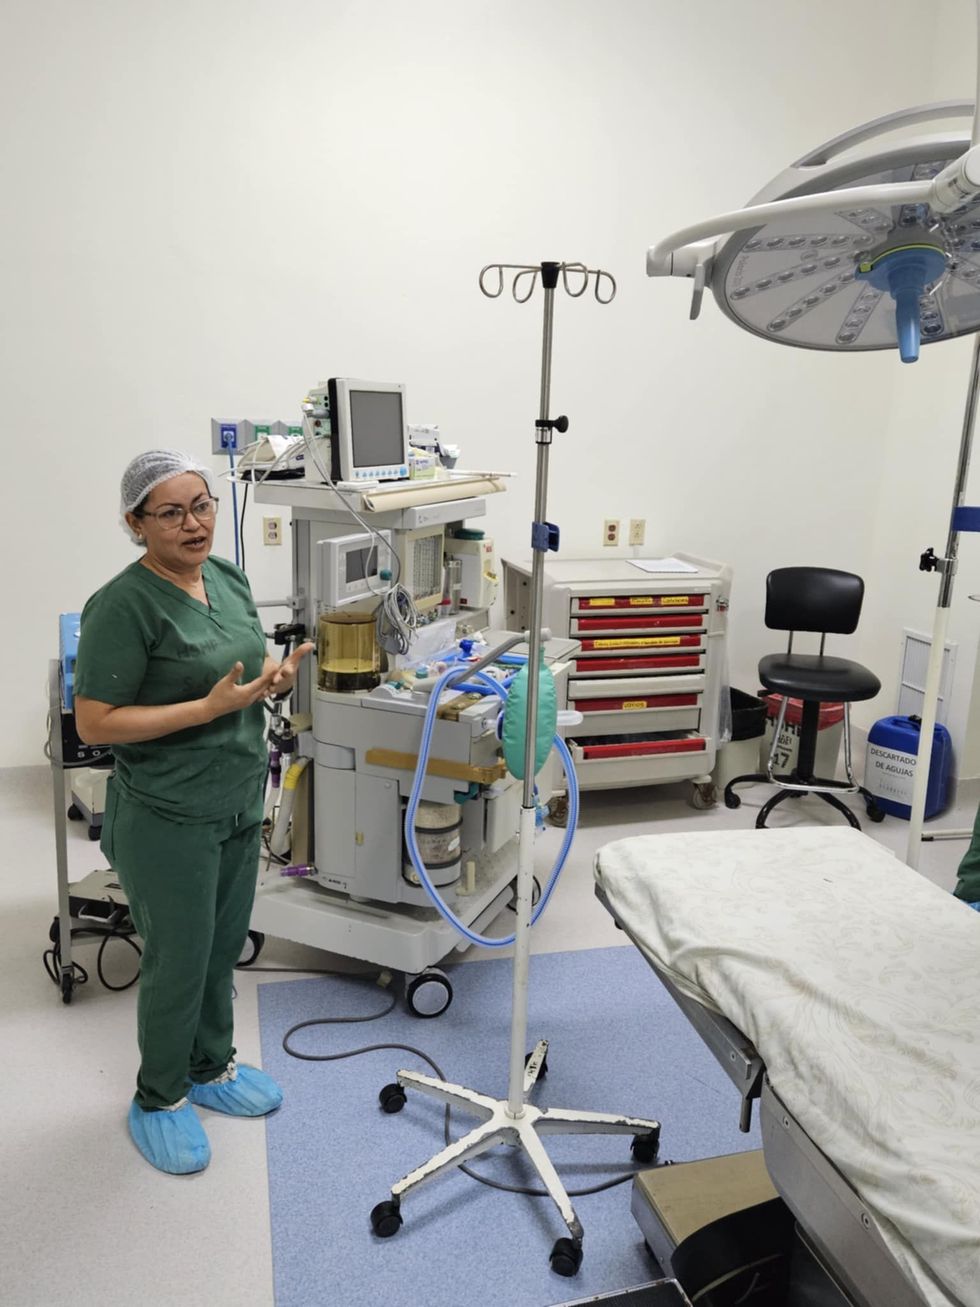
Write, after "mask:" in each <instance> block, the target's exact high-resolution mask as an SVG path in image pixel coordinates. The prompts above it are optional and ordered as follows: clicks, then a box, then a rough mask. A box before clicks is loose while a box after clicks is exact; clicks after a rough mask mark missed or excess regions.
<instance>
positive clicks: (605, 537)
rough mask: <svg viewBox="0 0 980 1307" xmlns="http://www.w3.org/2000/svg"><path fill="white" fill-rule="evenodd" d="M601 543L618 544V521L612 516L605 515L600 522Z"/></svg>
mask: <svg viewBox="0 0 980 1307" xmlns="http://www.w3.org/2000/svg"><path fill="white" fill-rule="evenodd" d="M602 543H603V544H604V545H618V544H619V521H618V519H617V518H614V517H607V518H606V520H605V522H603V524H602Z"/></svg>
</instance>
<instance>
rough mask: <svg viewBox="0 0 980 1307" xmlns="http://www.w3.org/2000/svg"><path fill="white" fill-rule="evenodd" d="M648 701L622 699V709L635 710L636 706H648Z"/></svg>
mask: <svg viewBox="0 0 980 1307" xmlns="http://www.w3.org/2000/svg"><path fill="white" fill-rule="evenodd" d="M649 707H650V703H649V700H647V699H624V700H623V709H624V711H626V712H635V711H636V709H637V708H649Z"/></svg>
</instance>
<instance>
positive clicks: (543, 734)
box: [501, 653, 558, 781]
mask: <svg viewBox="0 0 980 1307" xmlns="http://www.w3.org/2000/svg"><path fill="white" fill-rule="evenodd" d="M527 668H528V664H527V663H525V664H524V666H523V667H522V668H521V670H520V671H519V672H518V673H517V675H516V676H515V677H514V679H513V681H512V682H511V684H510V689H509V690H508V692H507V707H506V708H505V709H504V727H503V732H502V736H501V738H502V740H503V746H504V761H505V762H506V764H507V770H508V771H509V772H510V774H511V775H512V776H516V777H517V779H518V780H519V781H522V780H523V779H524V724H525V722H526V721H527V693H528V684H527ZM557 725H558V697H557V695H556V693H555V678H554V677H553V676H552V675H551V672H550V671H549V669H548V668H547V667H545V665H544V654H543V653H542V655H541V663H540V666H539V668H538V720H537V729H536V731H535V752H534V774H535V776H537V774H538V772H539V771H540V770H541V768H542V767H543V766H544V764H545V762H546V760H547V758H548V754H549V753H550V752H551V747H552V742H553V740H554V737H555V729H556V727H557Z"/></svg>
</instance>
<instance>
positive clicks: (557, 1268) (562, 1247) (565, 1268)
mask: <svg viewBox="0 0 980 1307" xmlns="http://www.w3.org/2000/svg"><path fill="white" fill-rule="evenodd" d="M548 1260H549V1261H550V1262H551V1269H552V1270H553V1271H554V1272H555V1274H556V1275H566V1276H567V1275H576V1274H577V1273H578V1268H579V1267H580V1266H581V1265H582V1240H581V1239H556V1240H555V1246H554V1248H552V1250H551V1256H550V1257H549V1258H548Z"/></svg>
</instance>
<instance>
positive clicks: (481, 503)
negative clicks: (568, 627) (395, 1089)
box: [238, 378, 576, 1015]
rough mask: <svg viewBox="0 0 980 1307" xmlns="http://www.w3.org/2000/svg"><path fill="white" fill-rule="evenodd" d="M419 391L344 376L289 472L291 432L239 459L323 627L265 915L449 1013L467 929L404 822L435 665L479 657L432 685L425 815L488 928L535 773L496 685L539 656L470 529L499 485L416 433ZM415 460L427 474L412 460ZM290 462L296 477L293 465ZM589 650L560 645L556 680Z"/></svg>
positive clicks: (426, 827) (474, 917)
mask: <svg viewBox="0 0 980 1307" xmlns="http://www.w3.org/2000/svg"><path fill="white" fill-rule="evenodd" d="M404 398H405V396H404V387H402V386H400V385H395V384H388V383H378V382H365V381H357V380H352V379H347V378H336V379H333V380H331V381H330V382H329V383H326V384H324V385H321V386H320V387H317V388H315V389H314V390H312V391H311V392H310V394H309V395H308V396H307V399H306V401H305V403H304V423H303V436H302V439H301V442H300V448H301V452H302V454H303V456H304V459H305V467H304V474H303V475H302V476H301V477H296V476H295V475H293V474H292V472H293V469H294V468H295V462H296V455H297V448H296V442H293V443H292V444H285V443H284V444H283V445H282V446H281V447H280V454H279V456H278V457H276V456H275V455H274V456H273V457H272V458H271V460H269V461H266V462H264V463H263V462H260V461H253V460H248V462H247V463H246V468H247V472H246V473H243V472H242V471H241V470H240V471H239V474H238V475H240V476H246V477H247V480H248V483H249V485H250V486H251V487H252V489H253V494H254V498H255V500H256V501H257V502H259V503H262V504H270V505H277V506H281V507H284V508H288V509H289V512H290V520H291V533H290V534H291V543H292V587H291V593H290V596H289V604H290V606H291V608H292V613H293V622H294V623H295V624H296V627H297V628H302V629H303V630H305V632H306V633H307V634H308V636H309V638H311V639H314V640H315V641H316V654H315V658H311V659H310V660H309V662H308V664H307V666H308V667H309V669H310V671H309V675H308V676H304V677H301V678H300V682H299V683H298V684H297V690H296V692H295V694H294V698H293V707H294V709H295V711H294V714H293V716H292V718H291V723H292V728H293V731H294V732H295V736H296V738H295V751H294V753H293V755H292V756H293V757H294V758H295V759H297V761H294V762H292V764H291V766H288V767H287V766H284V767H283V769H282V770H283V784H282V801H281V803H280V804H279V816H278V819H277V820H276V822H275V826H274V830H273V834H272V837H271V841H270V852H271V853H272V854H273V855H282V854H283V853H284V851H285V850H286V849H287V848H288V849H289V858H288V864H289V865H288V866H285V867H283V866H281V865H276V866H273V865H272V863H271V858H270V860H269V863H268V865H267V866H266V867H265V869H264V870H263V872H262V873H261V875H260V880H259V888H258V892H257V895H256V901H255V907H254V911H253V915H252V922H251V924H252V929H253V931H256V932H260V933H267V934H270V935H275V936H278V937H280V938H285V939H291V940H295V941H298V942H301V943H305V944H309V945H312V946H314V947H317V948H322V949H326V950H328V951H330V952H334V953H338V954H341V955H343V956H347V957H352V958H357V959H360V960H362V961H365V962H371V963H374V964H376V965H379V966H382V967H385V968H390V969H391V970H393V971H397V972H401V973H404V975H405V977H406V1000H407V1002H408V1005H409V1007H410V1009H411V1010H412V1011H414V1012H416V1013H418V1014H420V1015H435V1014H437V1013H438V1012H441V1011H443V1010H445V1008H446V1007H447V1006H448V1004H449V1002H450V1001H451V998H452V990H451V987H450V983H449V980H448V978H447V977H446V976H445V975H444V974H443V973H442V972H441V971H438V970H437V969H436V968H435V965H434V964H436V963H437V962H439V961H440V960H441V959H443V958H444V957H446V955H447V954H449V953H450V952H451V951H452V950H453V949H454V948H456V947H457V946H458V945H459V944H460V938H459V935H458V933H457V930H456V928H455V927H454V925H453V924H452V921H451V920H450V919H449V917H446V916H443V915H442V914H441V913H440V911H439V910H437V909H436V908H435V907H434V906H433V903H432V901H431V899H430V896H429V892H428V891H427V890H426V889H425V888H424V887H423V885H422V884H421V883H420V877H419V873H418V872H417V871H416V869H415V867H414V865H413V861H412V856H411V850H410V848H409V847H408V843H409V842H408V841H406V840H405V838H404V835H403V825H404V818H405V811H406V806H407V804H408V802H409V799H410V796H411V792H412V788H413V779H414V777H415V774H416V771H417V768H418V765H419V754H420V741H421V739H422V734H423V724H424V722H425V718H426V711H427V708H428V707H429V703H430V699H431V697H432V695H433V692H434V687H438V684H439V680H440V676H441V675H442V674H443V673H445V672H446V670H447V669H448V668H449V667H451V666H452V667H457V668H458V669H464V668H465V669H466V674H465V675H460V676H458V677H457V680H458V682H459V683H458V684H457V685H455V686H452V687H450V686H447V687H446V688H445V689H443V690H439V689H438V688H437V689H436V691H435V692H436V696H437V699H438V709H437V712H436V715H435V719H434V724H433V726H432V731H431V740H430V741H429V748H428V763H427V768H426V772H425V779H424V784H423V785H422V788H421V791H420V795H419V797H418V799H417V810H416V816H415V822H414V828H415V838H416V840H417V843H418V851H419V853H420V854H421V858H422V861H423V863H424V865H425V866H426V867H427V868H428V872H429V875H430V877H431V880H432V883H433V885H434V886H435V887H436V888H437V890H438V893H439V895H440V896H441V897H442V899H443V900H445V902H446V905H447V907H448V909H449V911H450V914H451V915H455V916H456V917H457V918H458V920H459V922H460V923H461V924H462V926H463V927H465V928H467V929H469V930H471V931H472V932H474V933H476V932H479V931H480V930H482V929H483V927H484V926H485V925H486V924H487V923H488V922H490V921H491V920H493V918H494V917H496V916H497V915H498V914H499V912H500V911H501V910H502V909H503V908H504V907H506V905H507V904H508V903H509V902H510V901H511V900H512V898H513V889H512V886H513V883H514V881H515V878H516V876H517V829H518V822H519V813H520V805H521V786H520V782H519V781H518V780H516V779H515V778H514V777H513V776H511V775H509V774H508V773H507V770H506V767H505V765H504V763H503V762H502V761H501V760H500V742H499V740H498V734H497V719H498V717H499V716H500V712H501V699H500V697H499V696H498V693H496V692H495V688H494V686H491V685H490V684H489V683H488V680H487V678H489V680H490V681H493V682H494V685H495V686H496V687H499V688H500V689H501V690H504V692H506V684H507V683H508V682H509V681H510V680H511V679H512V678H513V677H514V675H515V673H516V672H517V671H518V669H519V668H520V666H521V665H522V664H523V663H524V662H525V661H526V658H525V657H524V656H523V655H522V654H521V652H520V649H521V647H524V646H522V636H523V632H513V633H511V632H501V631H491V630H489V629H488V628H489V612H488V610H489V608H490V605H491V604H492V602H493V600H494V598H495V595H496V591H497V575H496V571H497V564H496V557H495V553H494V549H493V542H492V541H491V540H490V539H489V538H488V537H487V536H485V535H484V533H483V532H481V531H479V530H475V529H473V527H472V526H468V525H466V523H471V522H472V521H473V520H474V519H477V518H479V517H481V516H483V515H484V514H485V512H486V502H487V499H488V497H489V496H490V495H494V494H499V493H501V492H502V491H503V490H504V489H505V485H504V481H503V480H502V478H501V477H500V476H495V475H483V474H480V473H471V472H465V471H457V470H456V469H454V468H450V467H446V466H445V464H446V463H454V462H455V461H456V456H457V452H458V451H455V450H454V449H452V447H448V448H449V449H450V453H449V455H448V457H447V456H446V454H445V450H446V448H447V447H446V446H444V445H442V444H441V442H440V440H439V437H438V431H437V429H434V428H423V429H421V430H422V431H423V432H424V433H425V435H426V436H428V441H427V444H428V448H424V447H422V448H421V451H420V450H419V449H417V448H416V447H415V446H414V442H411V443H410V441H409V434H410V433H411V434H414V429H412V428H407V427H406V423H405V417H404ZM433 431H435V436H434V437H433V435H432V433H433ZM420 452H421V458H419V455H420ZM417 460H418V461H420V462H421V463H422V465H423V467H424V469H425V470H424V472H423V473H422V474H421V475H414V476H413V475H410V472H412V471H414V470H415V465H416V461H417ZM277 463H278V464H279V466H289V469H290V475H287V476H284V477H281V478H280V477H278V476H277V475H276V472H277V471H278V467H277ZM501 646H509V647H510V648H511V650H512V651H511V652H504V653H500V647H501ZM491 647H492V648H494V649H495V650H496V651H497V652H496V655H495V656H494V657H493V658H492V659H491V660H490V662H489V663H488V664H487V665H486V666H485V667H484V666H483V665H482V661H481V660H482V659H483V656H484V655H485V654H486V652H487V650H488V649H489V648H491ZM575 647H576V642H575V641H573V640H568V639H565V640H550V641H548V643H547V644H546V647H545V660H546V663H547V664H548V665H549V666H550V668H551V670H552V673H553V675H554V676H555V677H556V680H557V683H558V684H559V685H560V686H561V685H564V682H565V674H566V670H567V661H566V659H567V657H568V655H569V654H570V653H571V652H572V651H573V650H574V649H575ZM560 780H561V776H560V771H559V769H558V767H557V764H556V762H554V761H552V762H550V763H549V764H548V765H547V766H546V768H545V769H544V771H543V772H542V774H541V775H540V776H539V777H538V787H539V796H540V801H541V803H542V804H544V803H546V802H547V800H548V799H549V798H550V797H551V787H552V786H557V785H558V783H559V781H560Z"/></svg>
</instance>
